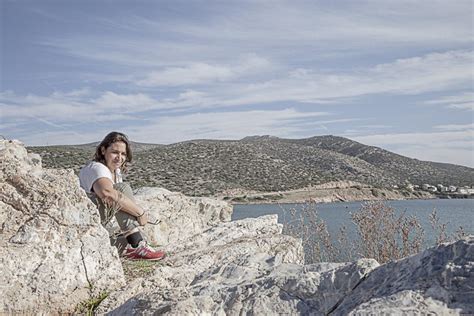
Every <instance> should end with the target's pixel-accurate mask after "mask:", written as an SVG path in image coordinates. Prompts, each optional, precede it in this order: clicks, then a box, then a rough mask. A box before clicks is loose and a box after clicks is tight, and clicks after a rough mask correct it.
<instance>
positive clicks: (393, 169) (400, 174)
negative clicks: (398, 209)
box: [28, 136, 474, 195]
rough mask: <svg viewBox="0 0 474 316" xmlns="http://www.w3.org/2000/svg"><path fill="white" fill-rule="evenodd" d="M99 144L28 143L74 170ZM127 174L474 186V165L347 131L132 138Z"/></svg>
mask: <svg viewBox="0 0 474 316" xmlns="http://www.w3.org/2000/svg"><path fill="white" fill-rule="evenodd" d="M96 145H97V143H92V144H86V145H74V146H48V147H29V148H28V149H29V150H30V151H33V152H37V153H39V154H40V155H41V156H42V157H43V162H44V165H45V166H46V167H52V168H73V169H74V170H75V171H76V172H78V171H79V169H80V167H81V166H82V165H83V164H84V162H85V161H87V160H88V159H90V158H91V157H92V156H93V152H94V148H95V146H96ZM132 146H133V147H134V153H135V154H134V161H133V164H132V165H131V167H130V172H129V173H128V176H127V179H128V181H130V182H131V183H132V185H133V186H134V187H140V186H160V187H164V188H167V189H169V190H172V191H180V192H183V193H185V194H187V195H214V194H218V193H221V192H224V191H228V190H236V189H237V190H248V191H263V192H270V191H284V190H293V189H299V188H304V187H308V186H310V185H318V184H322V183H326V182H329V181H347V180H351V181H356V182H360V183H365V184H369V185H372V186H376V187H391V186H393V185H401V184H404V183H406V182H410V183H413V184H422V183H430V184H438V183H443V184H444V185H456V186H464V185H472V184H473V182H474V169H473V168H468V167H463V166H458V165H452V164H443V163H434V162H427V161H420V160H417V159H411V158H408V157H404V156H401V155H398V154H395V153H392V152H389V151H387V150H384V149H381V148H378V147H373V146H367V145H364V144H361V143H358V142H355V141H352V140H350V139H347V138H343V137H336V136H316V137H311V138H306V139H282V138H277V137H272V136H251V137H246V138H243V139H241V140H193V141H185V142H181V143H176V144H170V145H156V144H140V143H133V144H132Z"/></svg>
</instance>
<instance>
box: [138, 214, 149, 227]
mask: <svg viewBox="0 0 474 316" xmlns="http://www.w3.org/2000/svg"><path fill="white" fill-rule="evenodd" d="M137 221H138V224H140V226H145V224H146V223H148V212H145V211H143V214H142V215H140V216H137Z"/></svg>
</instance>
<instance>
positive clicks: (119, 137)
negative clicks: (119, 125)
mask: <svg viewBox="0 0 474 316" xmlns="http://www.w3.org/2000/svg"><path fill="white" fill-rule="evenodd" d="M116 142H124V143H125V147H126V149H125V150H126V154H127V158H125V162H124V163H123V166H122V168H123V170H122V171H123V172H125V171H127V162H131V161H132V148H131V146H130V141H129V140H128V137H127V135H125V134H123V133H120V132H110V133H108V134H107V136H105V138H104V139H103V140H102V141H101V142H100V144H99V145H98V146H97V148H96V149H95V155H94V161H97V162H101V163H103V164H104V165H105V164H106V162H105V156H104V154H103V153H102V148H103V149H104V150H107V148H109V146H110V145H112V144H113V143H116Z"/></svg>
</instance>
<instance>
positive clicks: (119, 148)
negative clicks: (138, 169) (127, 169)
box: [102, 141, 127, 173]
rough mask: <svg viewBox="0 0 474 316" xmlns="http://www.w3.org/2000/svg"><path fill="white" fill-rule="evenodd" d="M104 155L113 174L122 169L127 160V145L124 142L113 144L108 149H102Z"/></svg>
mask: <svg viewBox="0 0 474 316" xmlns="http://www.w3.org/2000/svg"><path fill="white" fill-rule="evenodd" d="M102 154H103V155H104V157H105V164H106V165H107V168H109V170H110V171H112V173H113V172H114V171H115V170H116V169H117V168H120V167H122V165H123V163H124V162H125V160H126V159H127V145H126V144H125V143H124V142H120V141H119V142H115V143H112V144H111V145H110V146H109V147H107V149H104V148H102Z"/></svg>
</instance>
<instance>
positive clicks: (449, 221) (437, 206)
mask: <svg viewBox="0 0 474 316" xmlns="http://www.w3.org/2000/svg"><path fill="white" fill-rule="evenodd" d="M364 203H366V202H336V203H316V204H310V205H309V204H245V205H244V204H236V205H234V206H233V209H234V212H233V214H232V220H239V219H244V218H255V217H259V216H262V215H268V214H277V215H278V222H279V223H281V224H283V225H284V226H285V225H288V223H290V222H291V221H295V219H296V218H299V217H298V216H300V215H301V214H303V213H307V212H317V216H318V218H320V219H322V220H324V222H325V223H326V225H327V229H328V231H329V233H330V234H331V236H332V237H333V238H336V237H335V236H337V234H338V232H339V231H340V228H341V227H343V226H345V228H346V231H347V235H348V237H349V238H352V239H355V238H358V235H357V226H356V225H355V224H354V223H353V222H352V219H351V214H352V213H356V212H358V211H360V209H361V207H362V205H363V204H364ZM384 203H385V204H386V205H387V206H389V207H391V208H393V209H394V211H395V214H396V215H401V214H402V213H404V215H405V216H407V217H411V216H415V217H416V218H417V220H418V222H419V223H420V225H421V226H422V228H423V230H424V240H425V241H424V244H423V246H424V248H428V247H430V246H433V245H435V243H436V238H437V236H439V233H440V231H441V229H440V226H444V230H445V232H446V234H447V235H448V236H452V235H453V234H455V233H456V231H459V229H460V227H462V230H463V231H464V233H466V234H470V235H474V199H430V200H402V201H385V202H384ZM302 210H304V211H303V212H302ZM433 212H435V213H436V216H437V217H438V219H439V220H438V226H437V228H436V229H434V228H433V226H432V221H430V215H432V214H433ZM292 214H293V215H292Z"/></svg>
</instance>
